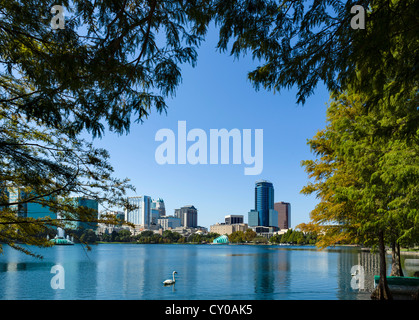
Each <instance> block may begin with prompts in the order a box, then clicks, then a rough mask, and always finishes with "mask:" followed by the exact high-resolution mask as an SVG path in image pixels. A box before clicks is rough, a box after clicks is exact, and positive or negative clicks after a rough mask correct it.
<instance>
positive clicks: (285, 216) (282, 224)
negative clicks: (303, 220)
mask: <svg viewBox="0 0 419 320" xmlns="http://www.w3.org/2000/svg"><path fill="white" fill-rule="evenodd" d="M274 209H275V210H276V211H278V227H279V228H281V229H289V228H290V227H291V204H290V203H288V202H282V201H281V202H275V204H274Z"/></svg>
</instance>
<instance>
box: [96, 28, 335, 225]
mask: <svg viewBox="0 0 419 320" xmlns="http://www.w3.org/2000/svg"><path fill="white" fill-rule="evenodd" d="M216 41H217V35H216V31H215V30H214V29H213V30H212V31H211V32H210V33H209V35H208V37H207V40H206V42H204V43H203V44H202V46H201V47H200V49H199V51H198V64H197V66H196V67H195V68H192V67H191V66H189V65H184V66H182V77H183V82H182V84H181V85H180V86H179V88H178V90H177V93H176V97H174V98H173V99H169V100H167V103H168V105H169V108H168V110H167V115H166V114H164V113H163V114H158V113H157V112H155V111H154V110H153V112H152V113H151V115H150V117H149V118H148V119H146V120H145V121H144V123H143V124H137V123H132V125H131V130H130V133H129V134H128V135H123V136H119V135H116V134H112V133H107V134H106V135H105V136H104V137H103V138H102V139H101V140H95V145H96V146H98V147H104V148H106V149H107V150H109V152H110V154H111V159H110V162H111V164H112V165H113V167H114V169H115V176H117V177H119V178H125V177H128V178H130V179H131V183H132V184H133V185H134V186H135V187H136V195H148V196H151V197H152V198H154V199H156V198H159V197H160V198H163V200H164V202H165V205H166V212H167V214H168V215H173V213H174V209H176V208H180V207H181V206H184V205H190V204H192V205H194V206H195V207H196V208H197V209H198V224H199V225H201V226H204V227H207V228H209V226H210V225H211V224H214V223H216V222H223V221H224V216H226V215H229V214H242V215H244V217H245V222H247V213H248V211H249V210H250V209H253V208H254V185H255V181H257V180H260V179H266V180H269V181H271V182H272V183H273V185H274V189H275V202H277V201H286V202H290V203H291V213H292V216H291V227H292V228H294V227H295V226H296V225H297V224H299V223H301V222H308V221H309V213H310V211H311V210H312V209H313V208H314V206H315V205H316V203H317V200H316V199H315V197H314V196H310V197H307V196H304V195H302V194H300V190H301V189H302V187H303V186H304V185H306V183H307V181H308V177H307V174H306V173H305V171H304V169H303V168H302V167H301V165H300V162H301V160H305V159H312V158H314V155H313V154H312V153H311V152H310V149H309V146H308V145H307V139H309V138H311V137H313V136H314V134H315V133H316V132H317V131H318V130H321V129H323V128H324V127H325V124H326V123H325V118H326V103H327V102H328V100H329V94H328V92H327V90H326V89H325V87H324V86H323V85H321V86H319V87H318V88H317V90H316V92H315V94H314V95H313V96H311V97H310V98H309V99H308V100H307V102H306V104H305V105H304V106H302V105H297V104H296V97H295V92H296V91H295V90H290V91H287V90H284V91H283V92H281V94H278V93H276V94H274V93H273V92H268V91H265V90H260V91H256V90H255V89H254V88H253V86H252V84H251V83H250V81H248V80H247V72H248V71H250V70H253V67H254V66H255V65H256V62H253V61H252V60H251V58H250V57H246V58H242V59H240V60H239V61H237V60H234V59H233V57H231V56H229V55H228V54H225V53H224V54H221V53H219V52H217V51H216V49H215V46H216ZM182 120H185V121H186V122H187V130H188V131H189V130H190V129H193V128H200V129H203V130H205V132H206V133H207V135H208V139H209V130H210V129H222V128H225V129H227V130H231V129H233V128H237V129H239V130H240V131H241V132H242V130H243V129H252V134H253V137H254V129H263V158H264V161H263V172H262V173H261V174H260V175H255V176H251V175H248V176H246V175H244V167H245V166H246V165H245V164H243V163H242V164H241V165H237V164H232V160H230V164H228V165H221V164H218V165H210V164H207V165H201V164H198V165H191V164H188V163H187V164H185V165H180V164H175V165H169V164H166V165H159V164H157V163H156V161H155V156H154V155H155V150H156V148H157V147H158V146H159V145H160V144H161V142H158V141H155V134H156V132H157V131H158V130H159V129H162V128H169V129H172V130H173V131H174V132H175V134H177V124H178V121H182ZM192 144H193V142H188V145H187V147H189V146H190V145H192ZM230 148H232V147H230ZM208 150H209V141H208ZM208 157H209V155H208ZM130 195H135V194H130Z"/></svg>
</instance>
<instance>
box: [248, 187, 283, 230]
mask: <svg viewBox="0 0 419 320" xmlns="http://www.w3.org/2000/svg"><path fill="white" fill-rule="evenodd" d="M248 224H249V227H255V226H264V227H274V228H278V213H277V212H276V211H275V209H274V187H273V185H272V183H271V182H269V181H266V180H260V181H256V183H255V209H254V210H250V212H249V219H248Z"/></svg>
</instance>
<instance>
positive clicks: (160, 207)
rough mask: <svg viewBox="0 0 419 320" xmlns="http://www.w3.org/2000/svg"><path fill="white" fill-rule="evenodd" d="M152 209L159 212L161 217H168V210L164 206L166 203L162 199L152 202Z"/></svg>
mask: <svg viewBox="0 0 419 320" xmlns="http://www.w3.org/2000/svg"><path fill="white" fill-rule="evenodd" d="M151 209H156V210H158V212H159V217H163V216H165V215H166V208H165V206H164V201H163V199H162V198H158V199H157V200H153V201H152V202H151Z"/></svg>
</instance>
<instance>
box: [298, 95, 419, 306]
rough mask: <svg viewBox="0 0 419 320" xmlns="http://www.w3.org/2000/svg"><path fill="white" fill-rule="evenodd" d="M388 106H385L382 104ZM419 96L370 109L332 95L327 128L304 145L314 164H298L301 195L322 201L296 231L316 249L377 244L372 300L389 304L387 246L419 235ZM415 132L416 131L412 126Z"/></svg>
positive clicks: (354, 98)
mask: <svg viewBox="0 0 419 320" xmlns="http://www.w3.org/2000/svg"><path fill="white" fill-rule="evenodd" d="M382 103H384V104H387V103H389V102H388V101H384V100H383V101H382ZM417 104H418V95H417V92H416V90H415V91H413V92H411V94H410V96H409V98H408V99H406V94H403V95H400V96H399V99H393V100H392V101H390V103H389V104H388V105H386V106H383V107H382V108H376V109H375V110H368V109H366V108H365V107H364V106H365V99H363V96H360V95H357V94H355V93H353V92H345V93H342V94H335V95H332V103H331V105H330V106H329V108H328V111H327V115H328V125H327V127H326V129H325V130H323V131H320V132H319V133H317V135H316V136H315V137H314V138H313V139H312V140H310V141H309V144H310V146H311V148H312V150H313V151H314V153H315V154H316V155H317V156H318V157H319V159H317V160H308V161H303V165H304V166H305V167H306V171H307V172H308V173H309V177H310V178H314V179H315V183H309V184H308V185H307V186H306V187H304V188H303V190H302V193H305V194H311V193H316V194H317V196H318V197H319V198H320V200H321V201H320V203H319V204H318V205H317V206H316V208H315V209H314V210H313V211H312V212H311V220H312V221H311V222H310V223H309V224H302V225H300V226H298V227H299V228H302V229H303V230H306V231H316V232H317V233H318V234H319V237H320V241H319V245H320V246H322V247H324V246H327V245H333V244H335V243H337V242H356V243H364V244H367V245H373V246H378V249H379V253H380V283H379V285H378V289H377V291H376V292H375V293H374V295H373V296H374V297H378V298H380V299H383V298H391V294H390V292H389V290H388V286H387V283H386V263H385V243H386V242H394V241H395V242H398V243H400V241H403V239H406V240H407V242H406V243H409V242H410V243H411V244H412V243H414V242H415V241H417V240H415V239H414V238H413V237H412V235H417V232H418V221H419V215H418V209H417V204H418V203H419V198H418V182H419V157H418V154H419V153H418V151H419V149H418V143H417V142H418V133H419V131H418V129H419V128H418V123H417V122H416V123H415V122H413V121H412V120H413V119H417V116H418V115H417ZM411 126H413V128H412V127H411Z"/></svg>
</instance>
